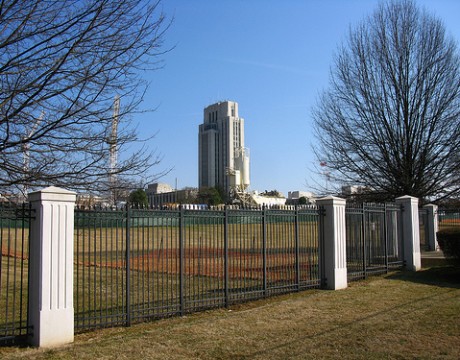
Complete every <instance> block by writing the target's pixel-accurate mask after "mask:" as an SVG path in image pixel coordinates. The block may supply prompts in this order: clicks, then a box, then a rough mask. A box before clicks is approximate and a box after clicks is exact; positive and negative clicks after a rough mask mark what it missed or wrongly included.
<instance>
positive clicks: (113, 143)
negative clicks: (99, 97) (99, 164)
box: [108, 95, 120, 185]
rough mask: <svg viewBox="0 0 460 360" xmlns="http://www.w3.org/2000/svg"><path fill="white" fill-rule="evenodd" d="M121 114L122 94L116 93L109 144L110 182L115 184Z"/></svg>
mask: <svg viewBox="0 0 460 360" xmlns="http://www.w3.org/2000/svg"><path fill="white" fill-rule="evenodd" d="M119 116H120V96H119V95H116V96H115V99H114V101H113V117H112V131H111V133H110V138H109V141H108V144H109V154H110V157H109V161H110V163H109V166H110V176H109V181H110V184H111V185H113V184H114V182H115V179H116V175H115V171H116V167H117V140H118V138H117V132H118V121H119Z"/></svg>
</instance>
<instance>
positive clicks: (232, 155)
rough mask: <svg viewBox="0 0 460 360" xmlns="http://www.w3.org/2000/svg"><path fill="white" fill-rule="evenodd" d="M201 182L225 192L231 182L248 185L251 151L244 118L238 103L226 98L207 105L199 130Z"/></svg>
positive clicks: (231, 184) (242, 185) (199, 172)
mask: <svg viewBox="0 0 460 360" xmlns="http://www.w3.org/2000/svg"><path fill="white" fill-rule="evenodd" d="M198 174H199V175H198V177H199V179H198V185H199V187H200V188H202V187H219V188H222V189H223V190H224V191H225V192H226V193H229V192H230V189H231V187H232V186H234V187H235V186H238V187H243V188H246V187H247V186H249V152H248V150H247V149H245V148H244V119H243V118H240V117H239V116H238V103H236V102H234V101H223V102H218V103H216V104H213V105H210V106H208V107H207V108H205V109H204V121H203V124H201V125H200V127H199V133H198Z"/></svg>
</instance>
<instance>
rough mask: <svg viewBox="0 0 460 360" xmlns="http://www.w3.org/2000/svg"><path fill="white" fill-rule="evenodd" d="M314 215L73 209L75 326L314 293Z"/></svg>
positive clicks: (309, 211) (311, 211)
mask: <svg viewBox="0 0 460 360" xmlns="http://www.w3.org/2000/svg"><path fill="white" fill-rule="evenodd" d="M320 216H321V210H320V209H319V208H317V207H304V208H295V209H294V208H292V209H289V210H272V209H228V208H225V209H220V210H188V209H176V210H147V209H130V208H127V209H123V210H76V212H75V227H76V229H75V237H76V239H75V255H74V259H75V287H74V288H75V290H74V292H75V296H74V298H75V304H74V305H75V326H76V328H77V329H81V330H83V329H88V328H95V327H105V326H117V325H129V324H131V323H132V322H139V321H144V320H146V319H151V318H160V317H166V316H171V315H178V314H184V313H187V312H194V311H199V310H203V309H209V308H214V307H222V306H228V305H229V304H233V303H238V302H242V301H248V300H251V299H258V298H262V297H266V296H270V295H274V294H280V293H285V292H292V291H298V290H301V289H307V288H311V287H319V286H320V285H321V273H320V265H321V264H320V243H321V240H320V237H321V231H320V223H321V222H320Z"/></svg>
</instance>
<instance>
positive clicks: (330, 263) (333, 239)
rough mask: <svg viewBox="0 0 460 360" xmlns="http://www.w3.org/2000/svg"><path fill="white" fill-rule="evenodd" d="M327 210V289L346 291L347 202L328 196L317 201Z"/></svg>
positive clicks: (325, 227)
mask: <svg viewBox="0 0 460 360" xmlns="http://www.w3.org/2000/svg"><path fill="white" fill-rule="evenodd" d="M316 204H317V205H320V206H322V207H323V208H324V210H325V216H324V247H323V249H324V256H323V258H324V267H323V268H324V272H325V274H324V276H325V278H326V282H327V283H326V288H327V289H330V290H338V289H345V288H346V287H347V286H348V282H347V253H346V249H347V246H346V231H345V204H346V200H345V199H341V198H338V197H334V196H328V197H325V198H322V199H319V200H317V201H316Z"/></svg>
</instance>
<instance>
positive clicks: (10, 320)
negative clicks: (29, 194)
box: [0, 204, 32, 344]
mask: <svg viewBox="0 0 460 360" xmlns="http://www.w3.org/2000/svg"><path fill="white" fill-rule="evenodd" d="M31 218H32V210H31V209H30V207H29V205H26V204H23V205H14V204H1V205H0V248H1V253H0V344H4V343H8V342H14V341H17V340H21V339H22V338H24V337H26V336H27V335H28V334H29V333H30V330H31V329H30V327H29V326H28V322H27V310H28V309H27V308H28V301H27V294H28V286H29V281H28V269H29V268H28V253H29V230H30V220H31Z"/></svg>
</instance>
